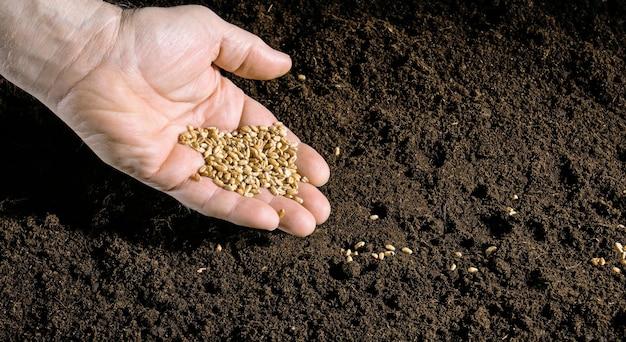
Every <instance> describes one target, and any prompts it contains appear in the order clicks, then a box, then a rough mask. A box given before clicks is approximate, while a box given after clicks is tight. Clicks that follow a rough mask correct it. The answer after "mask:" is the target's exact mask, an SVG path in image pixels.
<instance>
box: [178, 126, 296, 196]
mask: <svg viewBox="0 0 626 342" xmlns="http://www.w3.org/2000/svg"><path fill="white" fill-rule="evenodd" d="M178 141H179V142H180V143H181V144H184V145H187V146H189V147H191V148H193V149H194V150H196V151H197V152H199V153H201V154H202V156H203V158H204V162H205V165H203V166H201V167H200V168H199V169H198V172H197V173H196V174H194V175H192V178H194V179H196V180H200V179H202V178H201V177H208V178H212V179H213V182H214V183H215V184H216V185H217V186H219V187H221V188H223V189H225V190H228V191H235V192H237V193H239V194H240V195H242V196H245V197H252V196H254V195H256V194H258V193H259V192H260V189H261V188H265V189H268V190H270V192H271V193H272V194H273V195H275V196H285V197H287V198H290V199H293V200H295V201H296V202H298V203H300V204H302V203H303V202H304V200H303V199H302V198H300V197H298V196H297V194H298V182H303V183H306V182H308V179H307V178H306V177H303V176H301V175H300V174H299V173H298V168H297V166H296V164H295V162H296V159H297V151H298V143H297V142H291V141H289V140H288V139H287V128H286V127H285V126H284V125H283V124H282V123H281V122H276V123H274V124H273V125H271V126H244V127H241V128H240V129H239V130H236V131H233V132H230V133H227V132H220V130H219V129H217V128H215V127H209V128H194V127H192V126H188V127H187V132H184V133H182V134H181V135H180V136H179V138H178Z"/></svg>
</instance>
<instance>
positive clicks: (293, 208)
mask: <svg viewBox="0 0 626 342" xmlns="http://www.w3.org/2000/svg"><path fill="white" fill-rule="evenodd" d="M255 198H258V199H259V200H262V201H264V202H267V203H268V204H269V205H270V206H271V207H272V208H274V210H275V211H276V212H282V213H283V214H282V217H280V223H279V224H278V229H280V230H282V231H284V232H286V233H289V234H291V235H295V236H307V235H310V234H311V233H313V231H314V230H315V227H316V226H317V224H316V219H315V216H314V215H313V213H311V212H310V211H309V210H308V209H307V208H306V207H304V206H302V205H300V204H299V203H298V202H296V201H294V200H292V199H289V198H287V197H284V196H274V195H272V194H271V193H270V192H269V191H267V190H265V189H263V190H262V191H261V193H260V194H259V195H257V196H255Z"/></svg>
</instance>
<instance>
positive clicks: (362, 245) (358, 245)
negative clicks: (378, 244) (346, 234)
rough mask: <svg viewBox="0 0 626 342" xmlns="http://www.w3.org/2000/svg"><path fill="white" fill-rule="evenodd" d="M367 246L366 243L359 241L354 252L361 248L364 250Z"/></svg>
mask: <svg viewBox="0 0 626 342" xmlns="http://www.w3.org/2000/svg"><path fill="white" fill-rule="evenodd" d="M364 246H365V241H359V242H357V243H356V244H355V245H354V250H357V249H359V248H363V247H364Z"/></svg>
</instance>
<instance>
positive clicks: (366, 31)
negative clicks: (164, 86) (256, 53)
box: [0, 0, 626, 341]
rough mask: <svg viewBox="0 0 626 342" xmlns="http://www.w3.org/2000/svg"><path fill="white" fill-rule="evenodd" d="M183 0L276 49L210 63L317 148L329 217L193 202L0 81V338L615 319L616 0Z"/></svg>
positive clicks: (283, 335)
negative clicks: (323, 164) (323, 163)
mask: <svg viewBox="0 0 626 342" xmlns="http://www.w3.org/2000/svg"><path fill="white" fill-rule="evenodd" d="M183 3H192V1H178V0H177V1H174V0H172V1H156V0H155V1H144V2H142V3H140V4H137V5H142V6H151V5H162V6H170V5H178V4H183ZM193 3H196V4H204V5H206V6H208V7H210V8H211V9H213V10H214V11H216V12H217V13H218V14H219V15H220V16H222V17H223V18H225V19H227V20H228V21H230V22H232V23H234V24H237V25H239V26H241V27H243V28H245V29H247V30H249V31H251V32H253V33H255V34H257V35H259V36H260V37H262V38H263V39H264V40H265V41H267V42H268V43H269V44H270V45H272V46H274V47H276V48H278V49H280V50H283V51H285V52H287V53H289V54H290V55H291V56H292V58H293V61H294V67H293V70H292V71H291V72H290V73H289V74H287V75H286V76H284V77H282V78H280V79H278V80H273V81H267V82H258V81H247V80H241V79H237V78H233V79H234V81H235V82H236V83H237V84H239V85H240V86H241V87H242V88H243V89H244V90H245V91H246V92H248V93H249V94H251V95H252V96H253V97H254V98H256V99H257V100H259V101H260V102H261V103H263V104H264V105H266V106H267V107H268V108H270V109H271V110H272V111H273V112H274V113H276V115H277V116H278V118H279V119H280V120H281V121H283V122H284V123H285V124H286V125H288V126H289V127H290V128H291V129H292V130H293V131H294V132H296V134H298V135H299V136H300V137H301V138H302V140H303V141H305V142H307V143H309V144H310V145H312V146H313V147H315V148H317V149H318V150H319V151H320V152H321V153H322V154H323V155H324V156H325V157H327V160H328V163H329V165H330V166H331V170H332V177H331V180H330V182H329V183H328V184H327V185H326V186H324V187H323V188H322V191H323V192H324V193H325V194H327V196H328V197H329V199H330V201H331V203H332V206H333V214H332V216H331V217H330V219H329V220H328V222H327V223H325V224H323V225H322V226H320V227H319V228H318V229H317V231H316V232H315V233H314V234H313V235H311V236H309V237H306V238H296V237H292V236H288V235H286V234H283V233H279V232H271V233H267V232H259V231H253V230H249V229H244V228H241V227H237V226H233V225H231V224H228V223H225V222H223V221H219V220H215V219H211V218H206V217H202V216H201V215H199V214H196V213H194V212H190V211H189V210H187V209H186V208H184V207H183V206H181V205H179V204H178V203H177V202H176V201H174V200H173V199H171V198H169V197H168V196H166V195H163V194H161V193H159V192H156V191H154V190H152V189H149V188H146V187H145V186H144V185H142V184H140V183H138V182H136V181H134V180H132V179H130V178H129V177H127V176H125V175H122V174H120V173H118V172H117V171H115V170H113V169H112V168H110V167H108V166H106V165H104V164H103V163H102V162H101V161H100V160H98V159H97V158H96V157H95V156H94V155H93V154H92V152H90V151H89V149H88V148H87V147H85V146H84V145H83V144H81V142H80V140H79V139H78V138H77V137H76V136H75V135H74V133H73V132H71V131H70V130H69V129H68V128H67V127H65V126H64V125H63V124H62V123H61V122H60V121H59V120H58V119H56V117H55V116H54V115H52V114H51V113H49V112H48V110H47V109H46V108H45V107H43V106H42V105H41V104H39V103H38V102H37V101H36V100H34V99H32V98H30V97H29V96H28V95H26V94H24V93H23V92H22V91H20V90H19V89H16V88H14V87H13V86H11V85H10V84H8V82H6V81H0V83H1V84H0V144H1V145H2V146H3V148H2V150H0V160H1V163H2V167H0V179H2V182H1V183H0V340H98V341H100V340H118V341H121V340H190V341H191V340H233V341H235V340H236V341H244V340H269V341H308V340H316V341H374V340H393V341H406V340H488V341H494V340H503V341H534V340H558V341H615V340H621V339H622V338H623V337H624V336H626V297H625V295H624V290H625V284H626V279H625V275H624V273H626V266H624V265H622V264H621V263H620V259H621V257H619V256H618V254H617V253H616V252H615V250H614V244H615V242H620V243H622V244H624V245H626V228H625V227H624V225H626V65H625V61H624V59H625V56H626V43H625V42H626V32H625V18H626V4H625V2H624V1H621V0H619V1H618V0H605V1H598V0H588V1H582V0H573V1H534V2H533V1H511V0H504V1H496V0H493V1H474V2H468V1H406V2H387V1H371V2H366V1H364V2H361V1H354V0H352V1H328V0H324V1H317V2H305V3H299V2H295V1H293V2H292V1H271V2H262V1H215V2H211V1H193ZM298 75H304V76H306V79H305V80H301V79H300V78H298ZM176 138H177V137H172V139H173V140H175V139H176ZM336 147H339V148H340V154H339V155H338V156H337V155H335V154H334V151H335V148H336ZM372 214H376V215H378V216H379V219H378V220H375V221H373V220H370V219H369V217H370V215H372ZM358 241H365V242H366V245H365V247H363V248H362V249H360V250H359V255H355V256H353V259H354V261H353V262H351V263H347V262H346V259H345V256H343V255H342V254H341V250H342V249H348V248H352V249H353V245H354V244H355V243H356V242H358ZM218 244H219V245H220V246H221V247H222V250H221V251H218V249H217V246H218ZM386 244H393V245H395V246H396V247H397V248H398V249H399V248H401V247H405V246H407V247H409V248H411V249H412V250H413V254H411V255H407V254H404V253H397V254H396V255H394V256H389V257H386V258H385V259H383V260H378V259H374V258H373V257H372V256H371V254H372V253H374V252H380V251H383V250H384V249H385V245H386ZM490 246H495V247H497V249H496V250H495V252H493V253H491V254H489V253H486V252H485V250H486V249H487V248H488V247H490ZM455 252H460V253H461V256H460V257H459V256H456V255H455ZM592 258H604V260H605V262H606V264H605V265H593V264H592V262H590V260H591V259H592ZM453 264H454V265H456V269H455V270H451V266H452V265H453ZM469 267H475V268H477V270H478V271H477V272H475V273H469V272H468V271H467V270H468V268H469ZM203 268H204V270H203V272H198V270H199V269H203ZM616 271H620V272H616Z"/></svg>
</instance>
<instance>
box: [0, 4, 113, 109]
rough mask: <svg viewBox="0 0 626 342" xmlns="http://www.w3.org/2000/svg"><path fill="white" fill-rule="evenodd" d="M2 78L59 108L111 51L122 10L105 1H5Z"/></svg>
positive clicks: (0, 26)
mask: <svg viewBox="0 0 626 342" xmlns="http://www.w3.org/2000/svg"><path fill="white" fill-rule="evenodd" d="M0 8H2V9H0V74H2V75H3V76H4V77H5V78H7V79H8V80H9V81H11V82H13V83H14V84H15V85H17V86H18V87H20V88H22V89H24V90H25V91H27V92H28V93H30V94H31V95H33V96H35V97H36V98H37V99H39V100H40V101H41V102H43V103H44V104H45V105H46V106H48V107H49V108H51V109H52V110H55V107H56V106H57V104H58V103H59V101H60V100H61V99H62V98H63V96H64V95H65V94H67V93H68V92H69V91H70V90H71V88H72V86H73V85H74V84H75V83H76V82H78V81H79V80H80V79H82V78H83V77H85V76H86V75H87V74H88V73H89V72H90V71H91V70H93V68H95V67H96V66H97V65H98V63H100V62H101V61H102V59H103V56H104V55H106V54H107V53H108V51H109V50H110V48H111V46H112V45H113V43H114V40H115V37H116V35H117V27H118V25H119V18H120V16H121V9H119V8H117V7H115V6H113V5H110V4H107V3H105V2H103V1H100V0H73V1H68V0H29V1H19V2H17V3H16V2H13V1H10V3H9V1H5V0H0Z"/></svg>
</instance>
